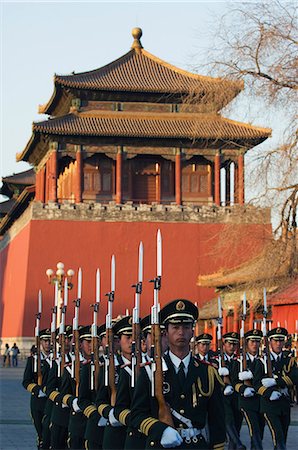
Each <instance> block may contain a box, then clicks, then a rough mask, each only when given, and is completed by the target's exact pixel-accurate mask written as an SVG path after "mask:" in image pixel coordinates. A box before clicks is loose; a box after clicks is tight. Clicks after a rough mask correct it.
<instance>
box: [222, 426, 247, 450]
mask: <svg viewBox="0 0 298 450" xmlns="http://www.w3.org/2000/svg"><path fill="white" fill-rule="evenodd" d="M226 430H227V435H228V436H229V450H246V447H245V445H244V444H242V442H241V441H240V438H239V436H238V433H237V430H236V427H235V425H226Z"/></svg>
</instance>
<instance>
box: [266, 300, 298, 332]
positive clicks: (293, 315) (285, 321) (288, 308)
mask: <svg viewBox="0 0 298 450" xmlns="http://www.w3.org/2000/svg"><path fill="white" fill-rule="evenodd" d="M272 320H273V324H272V328H274V327H277V326H280V327H284V328H286V329H287V330H288V332H289V333H290V334H294V333H297V332H298V330H297V328H296V322H297V320H298V303H296V304H295V303H294V304H290V305H278V306H277V305H273V306H272Z"/></svg>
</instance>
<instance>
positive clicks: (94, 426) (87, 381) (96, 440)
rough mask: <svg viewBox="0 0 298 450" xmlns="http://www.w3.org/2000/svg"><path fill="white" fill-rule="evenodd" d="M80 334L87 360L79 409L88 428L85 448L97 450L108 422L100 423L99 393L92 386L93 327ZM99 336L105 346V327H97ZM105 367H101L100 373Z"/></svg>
mask: <svg viewBox="0 0 298 450" xmlns="http://www.w3.org/2000/svg"><path fill="white" fill-rule="evenodd" d="M79 332H80V345H81V348H82V352H83V354H84V357H85V358H86V360H85V361H84V362H83V364H82V368H81V373H80V385H79V397H78V407H79V408H80V410H81V411H82V413H83V415H84V416H85V418H86V420H87V422H86V428H85V434H84V439H85V448H88V450H91V449H92V450H95V449H96V450H97V449H101V448H102V439H103V431H104V426H105V424H106V421H105V422H103V423H100V415H99V414H98V412H97V408H96V406H95V399H96V394H97V391H96V389H95V383H94V386H91V352H92V346H91V342H92V327H91V326H90V325H88V326H86V327H83V328H81V329H80V330H79ZM97 335H98V337H101V340H102V342H103V344H104V335H105V325H101V326H100V327H97ZM101 364H103V359H102V358H101ZM102 370H103V367H102V366H101V367H100V371H99V378H100V373H101V371H102Z"/></svg>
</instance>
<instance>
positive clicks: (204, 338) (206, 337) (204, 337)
mask: <svg viewBox="0 0 298 450" xmlns="http://www.w3.org/2000/svg"><path fill="white" fill-rule="evenodd" d="M212 339H213V337H212V336H211V334H208V333H203V334H199V336H197V337H196V342H201V343H203V344H210V342H211V341H212Z"/></svg>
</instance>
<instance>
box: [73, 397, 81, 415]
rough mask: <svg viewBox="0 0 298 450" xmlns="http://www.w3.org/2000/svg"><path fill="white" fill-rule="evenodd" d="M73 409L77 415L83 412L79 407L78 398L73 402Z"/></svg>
mask: <svg viewBox="0 0 298 450" xmlns="http://www.w3.org/2000/svg"><path fill="white" fill-rule="evenodd" d="M72 409H73V410H74V411H75V412H76V413H77V412H81V411H82V410H81V408H80V407H79V405H78V398H77V397H76V398H75V399H74V400H73V402H72Z"/></svg>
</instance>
